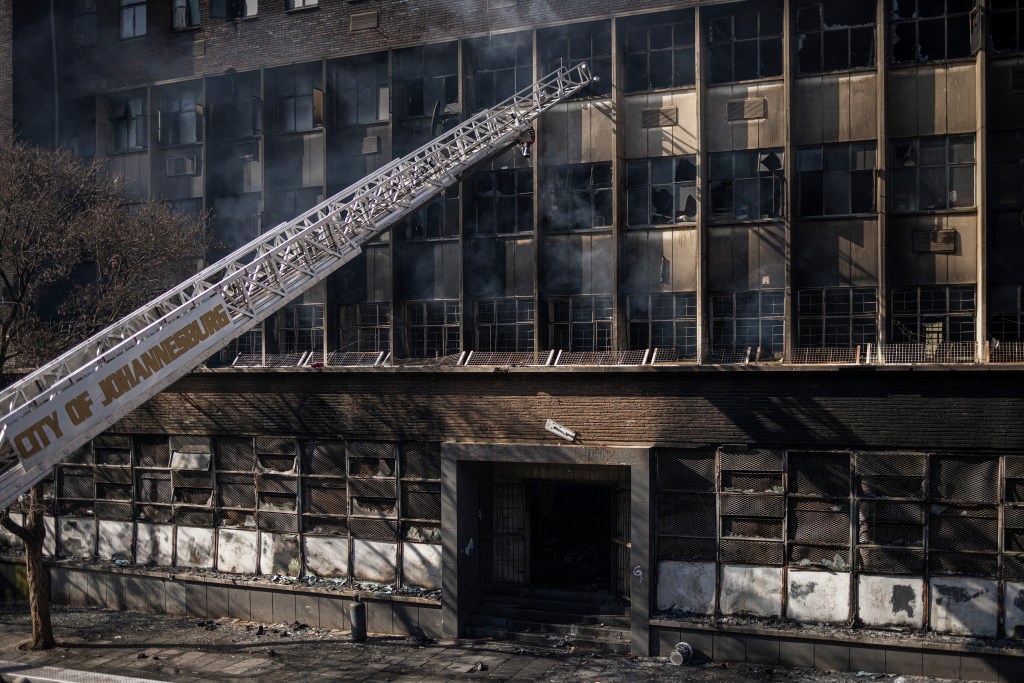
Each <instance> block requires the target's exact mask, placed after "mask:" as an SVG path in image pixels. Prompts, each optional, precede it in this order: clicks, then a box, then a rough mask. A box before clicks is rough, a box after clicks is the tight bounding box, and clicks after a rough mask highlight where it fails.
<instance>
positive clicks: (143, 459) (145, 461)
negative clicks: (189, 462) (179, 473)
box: [136, 436, 171, 467]
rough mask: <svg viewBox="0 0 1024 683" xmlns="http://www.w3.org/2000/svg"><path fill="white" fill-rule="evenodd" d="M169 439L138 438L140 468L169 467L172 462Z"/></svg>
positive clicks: (162, 437)
mask: <svg viewBox="0 0 1024 683" xmlns="http://www.w3.org/2000/svg"><path fill="white" fill-rule="evenodd" d="M168 442H169V439H168V438H167V437H166V436H140V437H138V451H137V453H138V462H137V463H136V464H137V466H139V467H168V466H170V462H171V451H170V448H169V443H168Z"/></svg>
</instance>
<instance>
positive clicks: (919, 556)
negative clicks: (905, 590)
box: [857, 548, 924, 575]
mask: <svg viewBox="0 0 1024 683" xmlns="http://www.w3.org/2000/svg"><path fill="white" fill-rule="evenodd" d="M857 569H858V570H860V571H866V572H877V573H879V574H912V575H920V574H922V573H923V572H924V550H911V549H906V548H857Z"/></svg>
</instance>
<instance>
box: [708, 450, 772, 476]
mask: <svg viewBox="0 0 1024 683" xmlns="http://www.w3.org/2000/svg"><path fill="white" fill-rule="evenodd" d="M782 456H783V452H782V451H779V450H772V449H767V448H750V449H738V450H733V449H731V448H728V447H723V448H720V449H719V451H718V458H719V461H720V467H721V469H722V471H727V470H737V471H745V472H781V471H782Z"/></svg>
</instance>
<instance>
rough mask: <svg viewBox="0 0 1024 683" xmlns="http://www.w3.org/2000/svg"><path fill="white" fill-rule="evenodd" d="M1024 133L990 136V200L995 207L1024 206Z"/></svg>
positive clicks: (998, 132)
mask: <svg viewBox="0 0 1024 683" xmlns="http://www.w3.org/2000/svg"><path fill="white" fill-rule="evenodd" d="M1022 183H1024V131H1021V130H1009V131H990V132H989V134H988V201H989V203H990V204H991V205H992V206H998V207H1007V208H1010V207H1012V208H1022V207H1024V185H1022Z"/></svg>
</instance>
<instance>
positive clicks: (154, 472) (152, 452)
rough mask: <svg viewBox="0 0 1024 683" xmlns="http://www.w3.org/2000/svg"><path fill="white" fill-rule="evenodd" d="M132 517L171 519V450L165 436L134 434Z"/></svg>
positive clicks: (165, 520)
mask: <svg viewBox="0 0 1024 683" xmlns="http://www.w3.org/2000/svg"><path fill="white" fill-rule="evenodd" d="M134 445H135V449H134V450H135V519H137V520H138V521H140V522H150V523H164V524H166V523H169V522H171V521H172V520H173V517H174V515H173V507H172V506H173V504H174V490H173V487H172V484H171V469H170V467H171V451H170V443H169V439H168V437H166V436H138V437H135V444H134Z"/></svg>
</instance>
